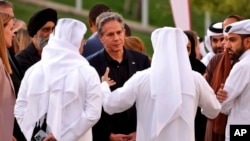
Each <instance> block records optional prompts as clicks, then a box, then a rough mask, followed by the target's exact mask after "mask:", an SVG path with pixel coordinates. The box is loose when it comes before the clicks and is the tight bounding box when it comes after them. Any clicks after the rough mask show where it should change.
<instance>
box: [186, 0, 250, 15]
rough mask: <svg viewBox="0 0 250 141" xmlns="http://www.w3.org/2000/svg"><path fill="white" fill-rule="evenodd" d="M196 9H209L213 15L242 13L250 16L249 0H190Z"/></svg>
mask: <svg viewBox="0 0 250 141" xmlns="http://www.w3.org/2000/svg"><path fill="white" fill-rule="evenodd" d="M190 2H191V5H192V8H193V9H194V10H195V11H201V10H202V11H208V12H210V13H211V15H212V16H218V14H219V15H233V14H237V15H241V16H244V17H246V18H247V17H250V12H249V11H250V4H249V2H250V1H249V0H209V1H208V0H190Z"/></svg>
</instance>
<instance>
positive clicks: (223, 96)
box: [216, 84, 227, 103]
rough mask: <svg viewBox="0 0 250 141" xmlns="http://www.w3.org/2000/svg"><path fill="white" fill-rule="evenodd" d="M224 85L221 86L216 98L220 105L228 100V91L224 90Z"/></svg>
mask: <svg viewBox="0 0 250 141" xmlns="http://www.w3.org/2000/svg"><path fill="white" fill-rule="evenodd" d="M223 87H224V84H221V88H220V89H219V90H218V91H217V94H216V97H217V99H218V100H219V102H220V103H222V102H223V101H225V100H226V99H227V91H225V90H223Z"/></svg>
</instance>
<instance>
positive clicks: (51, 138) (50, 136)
mask: <svg viewBox="0 0 250 141" xmlns="http://www.w3.org/2000/svg"><path fill="white" fill-rule="evenodd" d="M43 141H56V139H55V137H54V136H53V134H52V133H49V134H48V135H47V136H46V138H45V139H43Z"/></svg>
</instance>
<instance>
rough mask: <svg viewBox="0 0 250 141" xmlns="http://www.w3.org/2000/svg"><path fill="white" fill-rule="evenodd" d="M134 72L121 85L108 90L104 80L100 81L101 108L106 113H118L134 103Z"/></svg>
mask: <svg viewBox="0 0 250 141" xmlns="http://www.w3.org/2000/svg"><path fill="white" fill-rule="evenodd" d="M136 80H137V78H136V74H134V75H133V76H132V77H131V78H130V79H129V80H128V81H127V82H125V84H124V85H123V87H120V88H118V89H116V90H115V91H112V92H111V91H110V89H109V86H108V84H107V83H106V82H103V83H102V93H103V108H104V111H105V112H107V113H108V114H110V115H111V114H114V113H120V112H123V111H125V110H127V109H129V108H130V107H131V106H133V105H134V103H135V100H136V92H135V88H136Z"/></svg>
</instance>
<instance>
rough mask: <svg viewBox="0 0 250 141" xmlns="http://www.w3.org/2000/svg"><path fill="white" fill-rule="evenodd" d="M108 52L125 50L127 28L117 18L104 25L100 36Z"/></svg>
mask: <svg viewBox="0 0 250 141" xmlns="http://www.w3.org/2000/svg"><path fill="white" fill-rule="evenodd" d="M99 37H100V39H101V42H102V43H103V45H104V47H105V49H106V51H107V52H108V53H112V52H119V51H123V45H124V40H125V30H124V28H123V27H122V25H121V23H119V22H118V21H116V20H113V21H109V22H107V23H105V24H104V25H103V34H102V35H100V36H99Z"/></svg>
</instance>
